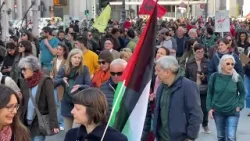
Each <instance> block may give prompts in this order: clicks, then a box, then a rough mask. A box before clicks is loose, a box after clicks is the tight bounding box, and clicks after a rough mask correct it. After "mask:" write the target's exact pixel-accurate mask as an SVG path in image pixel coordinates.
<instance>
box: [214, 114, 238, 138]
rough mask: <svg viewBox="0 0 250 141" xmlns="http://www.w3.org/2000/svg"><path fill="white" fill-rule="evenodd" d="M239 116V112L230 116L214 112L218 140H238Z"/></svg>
mask: <svg viewBox="0 0 250 141" xmlns="http://www.w3.org/2000/svg"><path fill="white" fill-rule="evenodd" d="M239 118H240V113H239V112H237V113H235V114H234V115H230V116H225V115H222V114H220V113H217V112H214V121H215V125H216V129H217V138H218V141H236V131H237V126H238V121H239Z"/></svg>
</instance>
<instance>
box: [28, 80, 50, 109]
mask: <svg viewBox="0 0 250 141" xmlns="http://www.w3.org/2000/svg"><path fill="white" fill-rule="evenodd" d="M47 78H49V76H47V75H46V76H44V77H43V78H42V79H41V81H40V83H39V84H38V88H37V91H36V97H40V94H41V89H42V85H43V83H44V82H45V80H46V79H47ZM29 94H30V98H31V100H32V102H33V104H34V106H35V107H37V102H36V100H35V98H34V97H33V96H32V94H31V92H29Z"/></svg>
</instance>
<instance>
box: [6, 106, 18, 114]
mask: <svg viewBox="0 0 250 141" xmlns="http://www.w3.org/2000/svg"><path fill="white" fill-rule="evenodd" d="M5 108H7V109H8V111H9V112H13V110H14V109H16V110H18V109H19V108H20V105H19V104H16V105H10V106H5Z"/></svg>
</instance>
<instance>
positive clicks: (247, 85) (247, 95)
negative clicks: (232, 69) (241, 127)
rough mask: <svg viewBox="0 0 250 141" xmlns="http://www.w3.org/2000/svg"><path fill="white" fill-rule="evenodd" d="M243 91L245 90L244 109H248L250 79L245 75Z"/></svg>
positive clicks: (249, 102)
mask: <svg viewBox="0 0 250 141" xmlns="http://www.w3.org/2000/svg"><path fill="white" fill-rule="evenodd" d="M244 83H245V90H246V107H247V108H250V78H249V77H248V76H246V75H245V78H244Z"/></svg>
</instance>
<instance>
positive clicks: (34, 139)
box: [31, 136, 45, 141]
mask: <svg viewBox="0 0 250 141" xmlns="http://www.w3.org/2000/svg"><path fill="white" fill-rule="evenodd" d="M31 141H45V136H35V137H32V138H31Z"/></svg>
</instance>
